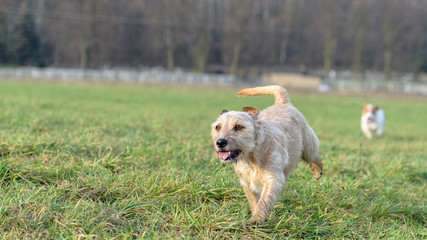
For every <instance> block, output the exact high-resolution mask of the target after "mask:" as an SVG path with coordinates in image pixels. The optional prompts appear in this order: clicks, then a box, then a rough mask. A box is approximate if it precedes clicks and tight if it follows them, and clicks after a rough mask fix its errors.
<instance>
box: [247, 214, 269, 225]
mask: <svg viewBox="0 0 427 240" xmlns="http://www.w3.org/2000/svg"><path fill="white" fill-rule="evenodd" d="M264 222H265V220H264V219H263V218H261V217H260V216H253V217H252V218H251V219H250V220H249V223H250V224H263V223H264Z"/></svg>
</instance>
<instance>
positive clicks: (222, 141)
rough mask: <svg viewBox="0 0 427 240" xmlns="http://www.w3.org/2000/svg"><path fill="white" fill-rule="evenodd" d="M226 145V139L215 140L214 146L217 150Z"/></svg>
mask: <svg viewBox="0 0 427 240" xmlns="http://www.w3.org/2000/svg"><path fill="white" fill-rule="evenodd" d="M227 143H228V141H227V139H224V138H220V139H218V140H216V145H217V146H218V147H219V148H223V147H225V146H227Z"/></svg>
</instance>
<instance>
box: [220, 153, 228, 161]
mask: <svg viewBox="0 0 427 240" xmlns="http://www.w3.org/2000/svg"><path fill="white" fill-rule="evenodd" d="M218 156H219V158H221V159H222V160H225V159H227V158H228V157H229V156H230V152H218Z"/></svg>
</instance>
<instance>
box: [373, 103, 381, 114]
mask: <svg viewBox="0 0 427 240" xmlns="http://www.w3.org/2000/svg"><path fill="white" fill-rule="evenodd" d="M378 109H380V107H378V106H377V105H374V109H373V112H374V113H376V112H377V111H378Z"/></svg>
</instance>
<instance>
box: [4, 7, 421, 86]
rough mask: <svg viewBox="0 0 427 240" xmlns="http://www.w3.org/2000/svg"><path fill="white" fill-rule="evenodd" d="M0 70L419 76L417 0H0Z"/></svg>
mask: <svg viewBox="0 0 427 240" xmlns="http://www.w3.org/2000/svg"><path fill="white" fill-rule="evenodd" d="M0 64H2V65H24V66H25V65H32V66H58V67H79V68H83V69H84V68H101V67H116V66H121V67H122V66H125V67H137V66H141V65H145V66H157V65H161V66H164V67H165V68H168V69H173V68H175V67H182V68H186V69H191V70H193V71H198V72H204V71H209V72H229V73H235V74H238V73H239V71H241V70H242V69H249V68H253V69H322V70H323V71H324V72H325V73H328V72H329V71H330V70H331V69H338V70H343V69H351V70H352V71H353V72H354V73H355V74H358V73H359V74H360V73H362V72H363V71H365V70H376V71H382V72H384V73H385V76H386V77H387V78H389V76H390V72H391V71H400V72H413V73H418V72H420V71H427V1H425V0H349V1H339V0H317V1H312V0H269V1H265V0H114V1H113V0H90V1H85V0H61V1H58V0H0Z"/></svg>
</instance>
